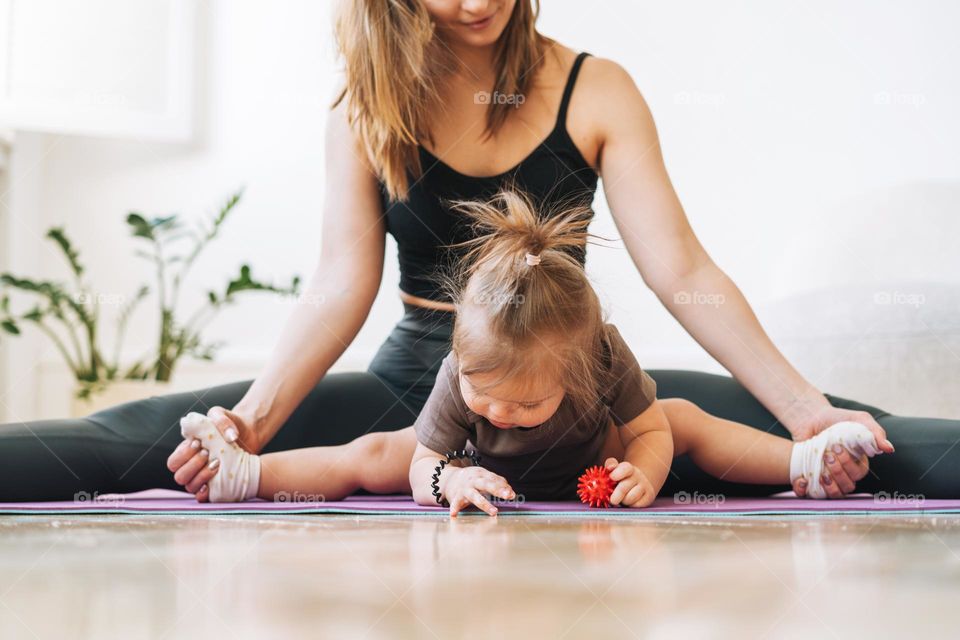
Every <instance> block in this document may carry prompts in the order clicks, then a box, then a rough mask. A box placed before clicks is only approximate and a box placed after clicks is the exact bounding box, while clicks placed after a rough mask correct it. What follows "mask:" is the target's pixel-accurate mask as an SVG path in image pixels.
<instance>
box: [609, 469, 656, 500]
mask: <svg viewBox="0 0 960 640" xmlns="http://www.w3.org/2000/svg"><path fill="white" fill-rule="evenodd" d="M603 466H604V467H606V469H607V471H609V472H610V479H611V480H613V481H614V482H616V483H617V486H616V487H615V488H614V490H613V493H612V494H611V495H610V504H612V505H622V506H624V507H649V506H650V505H651V504H652V503H653V501H654V500H655V499H656V498H657V492H656V490H655V489H654V488H653V483H652V482H650V480H649V479H648V478H647V476H646V474H645V473H644V472H643V471H641V470H640V469H639V468H638V467H637V466H636V465H634V464H631V463H629V462H627V461H626V460H624V461H623V462H617V459H616V458H607V460H606V461H605V462H604V463H603Z"/></svg>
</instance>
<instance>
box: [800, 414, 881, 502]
mask: <svg viewBox="0 0 960 640" xmlns="http://www.w3.org/2000/svg"><path fill="white" fill-rule="evenodd" d="M838 422H859V423H860V424H862V425H863V426H865V427H866V428H867V429H869V430H870V432H871V433H872V434H873V437H874V438H875V439H876V441H877V446H878V447H879V449H880V450H881V451H882V452H883V453H893V452H894V448H893V444H892V443H891V442H890V441H889V440H887V432H886V431H884V429H883V427H881V426H880V424H879V423H878V422H877V421H876V420H874V418H873V416H871V415H870V414H869V413H867V412H866V411H854V410H852V409H841V408H839V407H825V408H824V409H822V410H821V411H819V412H818V413H817V414H816V415H814V416H813V417H812V418H810V419H809V420H807V421H806V422H804V423H802V424H801V425H800V426H799V427H798V428H796V429H794V430H793V432H792V435H793V439H794V440H795V441H798V442H799V441H802V440H807V439H809V438H812V437H813V436H815V435H817V434H818V433H820V432H821V431H823V430H824V429H826V428H827V427H829V426H831V425H833V424H836V423H838ZM823 457H824V468H825V469H826V470H827V471H826V474H828V475H829V479H827V480H826V481H825V482H824V489H825V490H826V491H827V495H828V496H829V497H831V498H840V497H843V496H845V495H846V494H848V493H852V492H853V490H854V489H855V488H856V483H857V481H858V480H860V479H861V478H863V476H865V475H866V474H867V469H868V467H867V464H866V460H858V459H857V458H855V457H854V456H853V455H852V454H851V453H850V452H849V451H847V450H846V449H843V448H841V451H840V452H833V451H826V452H824V454H823ZM830 480H832V482H831V481H830ZM794 491H795V492H796V494H797V495H798V496H800V497H803V496H804V495H806V485H805V484H802V483H801V484H798V483H797V482H795V483H794Z"/></svg>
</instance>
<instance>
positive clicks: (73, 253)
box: [47, 227, 83, 278]
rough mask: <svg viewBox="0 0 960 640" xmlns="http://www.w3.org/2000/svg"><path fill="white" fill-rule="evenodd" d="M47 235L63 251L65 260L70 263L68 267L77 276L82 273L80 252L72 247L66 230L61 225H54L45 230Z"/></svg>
mask: <svg viewBox="0 0 960 640" xmlns="http://www.w3.org/2000/svg"><path fill="white" fill-rule="evenodd" d="M47 237H48V238H50V239H51V240H53V241H54V242H56V243H57V246H59V247H60V250H61V251H63V254H64V255H65V256H66V258H67V262H68V263H69V264H70V269H71V270H72V271H73V273H74V274H76V276H77V277H78V278H79V277H80V276H81V275H83V265H81V264H80V254H79V253H77V250H76V249H74V248H73V245H72V244H71V243H70V239H69V238H67V234H66V232H64V230H63V227H54V228H53V229H50V231H48V232H47Z"/></svg>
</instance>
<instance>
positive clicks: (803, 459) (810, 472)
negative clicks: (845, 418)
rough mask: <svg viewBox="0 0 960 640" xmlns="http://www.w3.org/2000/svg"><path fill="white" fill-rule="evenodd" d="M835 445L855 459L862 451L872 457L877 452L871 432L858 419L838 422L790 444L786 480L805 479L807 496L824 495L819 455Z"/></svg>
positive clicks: (817, 496) (818, 496)
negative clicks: (791, 449)
mask: <svg viewBox="0 0 960 640" xmlns="http://www.w3.org/2000/svg"><path fill="white" fill-rule="evenodd" d="M835 444H839V445H840V446H842V447H844V448H845V449H846V450H847V451H849V452H850V453H851V455H853V456H854V457H855V458H860V457H861V456H862V455H863V454H867V455H868V456H871V457H873V456H875V455H877V454H878V453H880V449H879V448H878V447H877V443H876V441H875V440H874V437H873V434H872V433H871V432H870V430H869V429H867V428H866V427H865V426H863V425H862V424H860V423H859V422H838V423H836V424H834V425H831V426H830V427H829V428H827V429H824V430H823V431H821V432H820V433H818V434H817V435H815V436H814V437H812V438H810V439H809V440H804V441H803V442H797V443H794V445H793V452H792V453H791V455H790V482H793V481H794V480H796V479H797V478H800V477H803V478H806V479H807V496H809V497H811V498H826V497H827V492H826V491H824V489H823V485H822V484H821V478H822V476H823V470H824V462H823V454H824V452H825V451H826V450H827V448H828V447H830V448H831V449H832V448H833V445H835Z"/></svg>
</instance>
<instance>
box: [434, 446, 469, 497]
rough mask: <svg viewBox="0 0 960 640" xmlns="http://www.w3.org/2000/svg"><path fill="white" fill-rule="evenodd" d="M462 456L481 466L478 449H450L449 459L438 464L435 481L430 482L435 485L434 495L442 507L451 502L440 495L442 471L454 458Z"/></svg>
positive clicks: (457, 458)
mask: <svg viewBox="0 0 960 640" xmlns="http://www.w3.org/2000/svg"><path fill="white" fill-rule="evenodd" d="M460 458H470V461H471V462H472V463H473V466H475V467H479V466H480V454H479V453H477V452H476V451H467V450H466V449H460V450H459V451H450V452H449V453H447V459H446V460H441V461H440V462H439V464H437V466H436V470H435V471H434V472H433V476H432V477H433V482H431V483H430V486H431V487H433V497H434V498H436V499H437V504H438V505H440V506H441V507H449V506H450V503H448V502H447V500H446V498H443V497H441V495H440V473H441V472H442V471H443V468H444V467H445V466H447V465H448V464H450V463H451V462H452V461H454V460H459V459H460Z"/></svg>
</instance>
